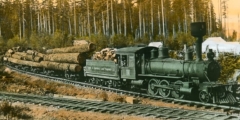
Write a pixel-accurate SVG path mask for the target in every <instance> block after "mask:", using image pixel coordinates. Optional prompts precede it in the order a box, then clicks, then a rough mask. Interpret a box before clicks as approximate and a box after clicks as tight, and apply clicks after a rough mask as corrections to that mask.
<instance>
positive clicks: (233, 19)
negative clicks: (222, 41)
mask: <svg viewBox="0 0 240 120" xmlns="http://www.w3.org/2000/svg"><path fill="white" fill-rule="evenodd" d="M219 1H220V0H212V2H213V5H214V8H215V13H216V16H217V18H219V12H218V11H219ZM221 1H224V0H221ZM225 1H226V3H227V18H228V19H227V22H226V23H227V25H228V28H229V31H230V33H232V31H233V30H236V31H237V32H238V38H240V21H239V20H240V0H225Z"/></svg>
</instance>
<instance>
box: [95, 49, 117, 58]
mask: <svg viewBox="0 0 240 120" xmlns="http://www.w3.org/2000/svg"><path fill="white" fill-rule="evenodd" d="M115 51H116V50H115V49H113V48H104V49H102V50H101V51H100V52H96V53H95V54H94V55H93V57H92V59H94V60H112V61H115V60H116V54H115Z"/></svg>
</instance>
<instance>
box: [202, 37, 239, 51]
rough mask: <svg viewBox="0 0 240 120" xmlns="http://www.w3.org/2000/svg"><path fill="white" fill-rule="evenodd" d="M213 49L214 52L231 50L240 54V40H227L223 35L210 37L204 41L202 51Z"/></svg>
mask: <svg viewBox="0 0 240 120" xmlns="http://www.w3.org/2000/svg"><path fill="white" fill-rule="evenodd" d="M208 49H212V50H213V51H214V52H220V53H221V52H230V53H234V54H236V55H239V54H240V44H239V43H238V42H226V41H225V40H224V39H222V38H221V37H210V38H208V39H206V40H205V41H204V42H203V43H202V52H203V53H205V52H207V50H208Z"/></svg>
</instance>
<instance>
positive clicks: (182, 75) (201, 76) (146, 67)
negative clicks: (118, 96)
mask: <svg viewBox="0 0 240 120" xmlns="http://www.w3.org/2000/svg"><path fill="white" fill-rule="evenodd" d="M191 34H192V35H193V36H194V37H196V38H197V41H196V44H195V45H196V47H195V48H196V60H193V52H192V51H191V50H188V51H187V52H186V54H185V60H176V59H172V58H170V57H169V53H168V48H167V47H161V48H157V47H149V46H148V47H125V48H120V49H118V50H117V51H116V61H104V60H92V59H87V60H86V63H85V66H84V68H83V71H82V72H81V73H74V74H76V75H75V78H79V77H83V78H84V80H85V81H86V82H89V83H92V84H96V85H103V86H108V87H113V88H119V89H126V90H134V91H138V92H142V91H144V92H145V91H146V92H147V93H148V94H150V95H153V96H162V97H173V98H177V99H194V100H195V99H197V100H199V101H201V102H204V103H208V102H212V103H216V104H229V103H233V104H234V103H237V102H238V100H237V99H236V96H237V92H236V91H237V88H238V84H221V83H218V82H217V81H218V78H219V76H220V65H219V64H218V62H217V61H215V60H214V59H213V58H214V53H213V52H212V50H209V52H208V53H207V58H208V60H206V61H204V60H202V53H201V47H202V45H201V44H202V39H203V36H204V35H205V34H206V24H205V23H204V22H196V23H192V24H191ZM25 67H26V66H25ZM29 67H31V68H32V66H29ZM57 72H58V73H59V71H57ZM62 73H63V74H65V73H66V72H62ZM63 76H64V75H63Z"/></svg>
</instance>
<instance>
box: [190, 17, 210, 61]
mask: <svg viewBox="0 0 240 120" xmlns="http://www.w3.org/2000/svg"><path fill="white" fill-rule="evenodd" d="M191 35H192V36H194V37H196V38H197V41H196V44H195V45H196V60H197V61H202V42H203V36H204V35H206V23H205V22H195V23H191Z"/></svg>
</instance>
